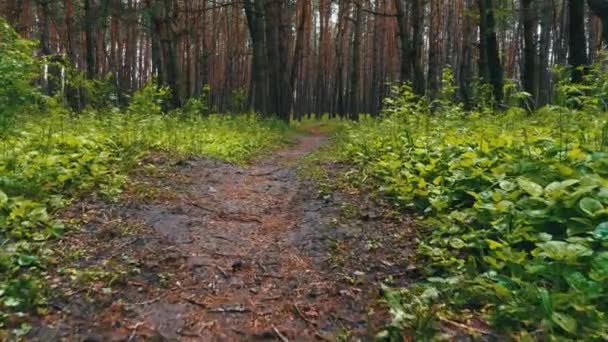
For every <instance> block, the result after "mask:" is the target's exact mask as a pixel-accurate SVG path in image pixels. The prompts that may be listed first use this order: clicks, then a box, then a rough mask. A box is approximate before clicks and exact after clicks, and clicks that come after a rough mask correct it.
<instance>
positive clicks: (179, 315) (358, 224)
mask: <svg viewBox="0 0 608 342" xmlns="http://www.w3.org/2000/svg"><path fill="white" fill-rule="evenodd" d="M325 139H326V138H325V136H323V135H318V134H312V135H308V136H303V137H301V138H300V139H299V141H298V143H297V144H296V145H294V146H292V147H290V148H288V149H285V150H283V151H279V152H277V153H275V154H274V155H272V156H271V157H269V158H267V159H265V160H262V161H260V162H258V163H255V164H254V165H252V166H249V167H245V168H241V167H238V166H235V165H231V164H227V163H223V162H219V161H210V160H206V159H195V160H188V161H186V162H182V163H179V165H178V166H176V167H174V168H173V169H170V170H164V171H162V172H160V173H159V174H158V175H157V176H156V178H154V179H147V178H146V177H143V181H145V182H144V183H145V184H150V185H154V183H155V185H154V186H156V187H157V188H158V189H161V190H160V192H161V195H159V196H155V197H154V198H153V199H145V200H141V199H136V198H133V199H132V201H130V202H129V203H127V204H125V205H122V206H119V207H117V208H116V207H114V208H112V209H111V210H110V209H109V208H107V206H104V205H100V204H96V203H89V204H86V206H88V207H87V209H86V210H88V212H90V213H89V216H95V215H97V216H99V215H101V214H100V213H103V215H104V217H115V220H116V221H120V222H122V224H123V225H124V223H125V222H129V223H130V224H133V225H135V223H137V226H139V227H141V229H140V230H139V231H137V232H136V233H133V234H132V235H131V236H123V237H119V238H111V239H110V240H109V241H107V242H102V243H100V241H96V240H90V241H86V242H85V245H87V246H88V247H90V248H92V250H93V251H94V252H92V253H96V254H97V257H96V260H95V261H94V262H97V263H98V264H100V265H104V264H105V265H107V264H108V263H107V260H110V259H117V258H116V255H117V253H118V254H120V256H121V258H122V260H134V263H135V264H136V265H137V266H138V270H139V273H138V274H137V275H135V276H132V277H127V279H125V280H124V281H123V284H122V285H120V286H118V287H115V288H114V292H113V294H112V295H111V296H109V297H107V296H106V297H105V299H103V300H97V301H91V300H90V299H91V297H95V293H93V294H91V293H90V292H89V293H88V297H86V296H84V295H82V296H81V295H76V296H69V297H67V296H63V298H61V299H58V300H57V301H56V303H55V304H56V305H55V306H54V307H56V308H58V310H57V312H54V313H53V314H51V315H49V317H50V318H46V319H44V320H43V321H41V322H40V324H39V327H36V329H34V331H33V333H32V335H31V336H32V339H38V340H69V341H71V340H86V341H97V340H99V341H107V340H114V341H139V340H142V341H143V340H155V341H157V340H160V341H165V340H168V341H252V340H269V341H272V340H281V341H286V340H289V341H314V340H326V341H335V340H337V339H338V338H340V337H342V338H346V339H350V337H353V338H354V336H359V337H360V338H363V339H364V340H366V339H371V336H373V333H374V331H375V329H377V327H378V325H379V324H382V322H383V321H384V320H385V319H386V312H385V310H384V309H382V308H381V307H379V306H378V305H377V299H378V296H379V294H378V290H377V289H378V286H377V285H378V284H377V283H378V281H381V280H382V279H384V278H385V277H386V276H387V275H393V274H396V276H397V277H400V276H403V275H402V274H398V273H396V272H397V271H398V270H399V269H403V267H402V266H404V265H399V263H402V262H403V260H406V258H405V256H404V255H403V254H404V253H405V252H402V251H401V250H400V251H398V252H395V253H392V252H390V251H388V252H387V251H383V250H375V249H373V250H372V251H371V252H370V251H369V250H367V248H363V249H362V247H361V246H362V244H363V243H364V242H365V243H366V244H368V243H369V241H371V240H379V239H380V240H381V239H383V236H384V235H378V236H375V237H372V238H369V237H367V238H366V237H365V236H366V234H367V233H366V231H369V232H372V231H373V232H384V233H383V234H388V233H390V232H391V231H402V230H403V229H404V227H406V228H407V227H409V226H410V223H409V222H392V221H390V222H389V221H386V220H376V219H372V220H370V219H369V216H370V215H369V213H366V214H365V215H362V216H361V217H357V218H354V219H351V220H350V221H348V220H347V221H346V222H341V223H340V224H336V222H337V219H336V217H338V216H340V211H341V205H342V203H343V202H346V199H345V198H342V197H341V195H339V194H334V195H332V196H331V197H332V198H331V199H328V197H327V196H326V197H325V198H321V197H320V196H318V194H317V192H316V191H315V190H314V189H313V186H312V184H311V183H310V182H308V181H302V180H300V179H299V178H298V177H297V175H296V168H295V166H294V165H295V162H296V161H297V160H298V159H299V158H301V157H303V156H304V155H306V154H307V153H309V152H312V151H314V150H315V149H317V148H319V147H320V146H321V145H322V144H323V143H324V142H325ZM159 164H162V162H160V163H159ZM366 203H367V201H366ZM83 206H85V205H84V204H83ZM369 206H370V207H371V206H373V205H371V204H370V205H369ZM371 210H379V209H377V208H373V209H371ZM85 216H86V213H85ZM92 221H94V222H95V220H92ZM110 221H111V220H110ZM107 225H108V224H107V223H99V224H97V225H93V226H92V227H89V230H90V231H95V232H97V231H104V229H108V228H107ZM408 229H409V228H408ZM86 233H87V234H88V235H85V234H82V235H81V236H79V237H78V236H77V237H74V239H76V240H78V239H81V240H79V241H80V242H81V243H82V239H86V238H87V236H89V235H92V234H91V233H90V232H86ZM374 234H377V233H374ZM97 236H98V235H97ZM404 241H405V245H403V246H400V247H404V248H403V251H405V250H407V247H408V246H409V243H410V241H409V240H408V239H405V240H404ZM376 242H377V241H376ZM66 243H67V244H69V243H70V241H67V242H66ZM104 243H105V244H106V245H105V248H104V247H102V246H104ZM349 244H350V245H349ZM390 244H394V243H393V242H390ZM330 245H331V246H332V248H334V249H336V248H337V249H340V248H342V249H343V250H345V252H344V253H342V254H343V255H342V256H340V258H341V263H340V265H339V266H336V263H335V262H332V261H331V260H330V259H331V258H332V257H331V256H329V254H328V246H330ZM355 245H356V246H358V247H353V246H355ZM380 245H382V242H380ZM117 246H118V248H120V249H121V250H118V251H116V250H114V249H116V248H117ZM336 246H338V247H336ZM394 249H395V247H392V250H393V251H394ZM391 254H393V255H391ZM104 260H106V261H104ZM379 261H381V262H382V263H381V265H380V266H378V264H379ZM362 263H369V265H362ZM382 265H385V266H382ZM387 265H388V266H387ZM331 266H333V267H334V269H330V267H331ZM336 267H337V268H336ZM362 270H363V271H365V272H362ZM353 272H354V276H353ZM165 275H167V277H165ZM357 277H363V278H365V279H354V278H357ZM165 279H168V280H165ZM163 280H164V281H163Z"/></svg>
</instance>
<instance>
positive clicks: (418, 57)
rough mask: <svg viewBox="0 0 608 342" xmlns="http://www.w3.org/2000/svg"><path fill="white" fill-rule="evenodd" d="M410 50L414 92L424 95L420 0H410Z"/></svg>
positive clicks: (422, 9) (421, 10)
mask: <svg viewBox="0 0 608 342" xmlns="http://www.w3.org/2000/svg"><path fill="white" fill-rule="evenodd" d="M411 19H412V23H413V25H412V27H413V29H412V31H413V32H412V35H413V38H412V51H411V63H412V70H413V72H414V82H413V83H414V92H416V93H417V94H419V95H424V89H425V86H426V85H425V83H424V70H423V69H422V43H423V41H424V27H423V23H424V6H423V4H422V0H412V16H411Z"/></svg>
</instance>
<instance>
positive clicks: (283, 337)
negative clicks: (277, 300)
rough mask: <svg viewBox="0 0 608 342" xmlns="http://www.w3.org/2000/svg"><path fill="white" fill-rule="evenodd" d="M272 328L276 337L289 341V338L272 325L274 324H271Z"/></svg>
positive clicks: (284, 341) (285, 341)
mask: <svg viewBox="0 0 608 342" xmlns="http://www.w3.org/2000/svg"><path fill="white" fill-rule="evenodd" d="M272 330H273V331H274V333H275V334H276V335H277V337H278V338H279V339H280V340H281V341H283V342H289V339H288V338H287V337H285V335H283V334H282V333H281V332H280V331H279V329H277V327H275V326H274V324H273V325H272Z"/></svg>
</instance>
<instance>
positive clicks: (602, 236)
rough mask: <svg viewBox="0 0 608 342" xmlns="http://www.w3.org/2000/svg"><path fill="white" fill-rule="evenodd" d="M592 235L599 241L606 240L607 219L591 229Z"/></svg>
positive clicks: (607, 230) (607, 238) (607, 234)
mask: <svg viewBox="0 0 608 342" xmlns="http://www.w3.org/2000/svg"><path fill="white" fill-rule="evenodd" d="M593 236H595V238H596V239H598V240H601V241H606V240H608V221H606V222H602V223H600V224H598V225H597V227H595V230H594V231H593Z"/></svg>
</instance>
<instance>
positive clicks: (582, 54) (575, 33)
mask: <svg viewBox="0 0 608 342" xmlns="http://www.w3.org/2000/svg"><path fill="white" fill-rule="evenodd" d="M568 9H569V16H570V18H569V19H570V25H569V27H568V29H569V34H568V37H569V39H568V50H569V53H568V64H570V66H571V67H572V76H571V78H572V81H573V82H580V81H582V80H583V70H581V68H582V67H583V66H585V65H586V64H587V52H586V51H587V47H586V43H585V41H586V39H585V3H584V2H583V1H581V0H568Z"/></svg>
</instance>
